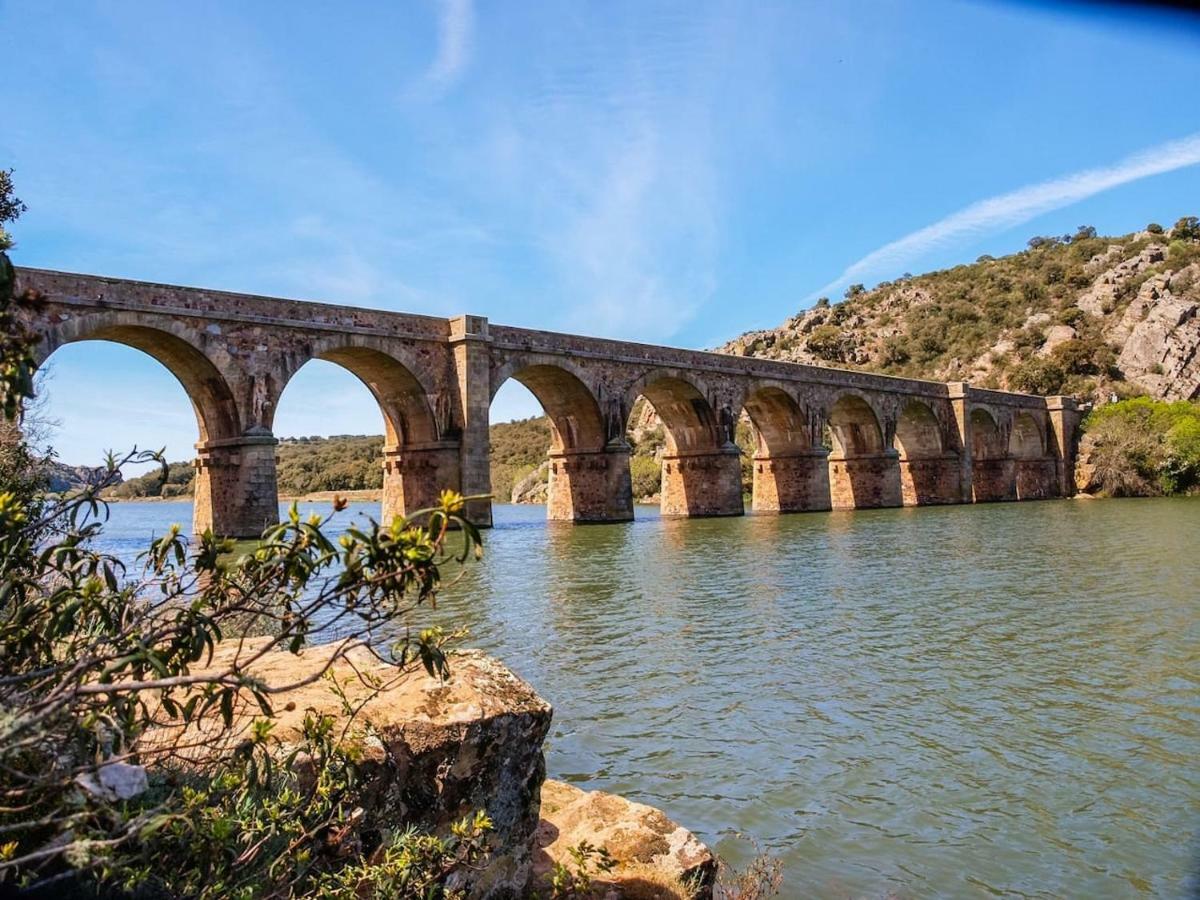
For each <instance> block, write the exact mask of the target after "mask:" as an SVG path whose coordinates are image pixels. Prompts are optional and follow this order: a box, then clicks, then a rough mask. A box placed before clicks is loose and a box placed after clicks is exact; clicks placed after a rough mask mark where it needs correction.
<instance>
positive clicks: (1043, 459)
mask: <svg viewBox="0 0 1200 900" xmlns="http://www.w3.org/2000/svg"><path fill="white" fill-rule="evenodd" d="M1008 454H1009V456H1011V457H1012V459H1013V467H1014V469H1015V472H1014V475H1013V481H1014V487H1013V490H1014V491H1015V492H1016V499H1018V500H1044V499H1047V498H1049V497H1053V496H1055V495H1056V493H1057V488H1058V465H1057V463H1056V461H1055V460H1054V458H1053V456H1052V455H1051V454H1050V453H1048V452H1047V451H1046V436H1045V434H1044V433H1043V431H1042V428H1041V426H1040V425H1039V424H1038V422H1037V420H1036V419H1035V418H1034V417H1033V416H1032V415H1030V414H1029V413H1027V412H1019V413H1017V414H1016V416H1015V417H1014V418H1013V426H1012V433H1011V434H1010V435H1009V438H1008Z"/></svg>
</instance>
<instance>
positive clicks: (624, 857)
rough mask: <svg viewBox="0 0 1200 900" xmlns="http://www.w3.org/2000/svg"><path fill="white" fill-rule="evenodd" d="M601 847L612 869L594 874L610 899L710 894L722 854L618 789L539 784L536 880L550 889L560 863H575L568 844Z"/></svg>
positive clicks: (693, 898) (690, 899)
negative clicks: (611, 791)
mask: <svg viewBox="0 0 1200 900" xmlns="http://www.w3.org/2000/svg"><path fill="white" fill-rule="evenodd" d="M584 841H586V842H588V843H591V844H592V845H595V846H599V847H603V848H604V849H606V850H607V851H608V853H609V855H610V856H611V857H612V859H613V860H614V861H615V862H616V866H615V868H613V869H612V870H611V871H609V872H606V873H602V874H600V875H599V876H597V877H596V878H595V880H594V881H593V886H594V887H595V888H597V889H598V892H599V895H600V896H602V897H604V898H605V900H618V898H624V900H709V898H711V897H712V890H713V883H714V882H715V880H716V877H717V859H716V857H715V856H713V854H712V852H711V851H710V850H709V849H708V848H707V847H705V846H704V845H703V844H702V843H700V842H699V841H698V840H697V839H696V837H695V835H693V834H692V833H691V832H690V831H688V830H687V829H686V828H683V827H682V826H680V825H677V824H676V823H674V822H672V821H671V820H670V819H668V818H667V817H666V816H665V815H663V814H662V813H661V812H660V811H659V810H657V809H654V808H653V807H651V806H645V805H643V804H641V803H633V802H632V801H630V800H626V799H625V798H624V797H618V796H617V795H616V794H607V793H604V792H603V791H583V790H581V789H579V788H577V787H574V786H572V785H569V784H563V783H562V782H559V781H547V782H545V784H543V785H542V820H541V823H540V824H539V825H538V830H537V835H536V838H535V844H536V848H537V849H536V852H535V854H534V862H533V865H534V879H535V882H536V883H537V884H538V885H539V886H540V887H541V888H542V889H543V891H544V890H545V888H546V885H547V884H548V881H549V878H550V876H551V874H552V872H553V870H554V865H555V863H560V864H562V865H564V866H567V867H568V868H571V867H572V866H573V860H572V858H571V853H570V848H572V847H577V846H579V845H580V844H581V843H582V842H584Z"/></svg>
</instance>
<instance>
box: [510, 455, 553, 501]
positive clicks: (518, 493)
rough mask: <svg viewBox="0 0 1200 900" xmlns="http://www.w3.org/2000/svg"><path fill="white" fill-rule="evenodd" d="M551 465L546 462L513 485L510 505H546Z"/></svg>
mask: <svg viewBox="0 0 1200 900" xmlns="http://www.w3.org/2000/svg"><path fill="white" fill-rule="evenodd" d="M549 479H550V463H549V462H544V463H542V464H541V465H540V466H538V467H537V468H536V469H534V470H533V471H532V472H530V473H529V474H528V475H526V476H525V477H524V478H522V479H521V480H520V481H518V482H517V483H516V484H514V485H513V489H512V497H511V498H510V499H509V502H510V503H545V502H546V497H547V494H548V491H549V489H550V480H549Z"/></svg>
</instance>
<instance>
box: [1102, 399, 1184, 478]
mask: <svg viewBox="0 0 1200 900" xmlns="http://www.w3.org/2000/svg"><path fill="white" fill-rule="evenodd" d="M1083 430H1084V440H1083V444H1082V448H1081V452H1082V454H1083V455H1084V456H1085V458H1086V461H1087V463H1088V464H1089V465H1090V466H1091V468H1092V473H1091V479H1092V482H1093V485H1094V487H1096V488H1098V489H1099V490H1101V491H1103V492H1104V493H1106V494H1109V495H1111V496H1114V497H1133V496H1150V495H1155V494H1181V493H1195V492H1197V491H1198V490H1200V403H1195V402H1187V401H1183V400H1181V401H1178V402H1175V403H1166V402H1163V401H1158V400H1151V399H1149V398H1147V397H1137V398H1134V399H1131V400H1122V401H1119V402H1117V403H1110V404H1106V405H1104V406H1101V407H1098V408H1097V409H1095V410H1093V411H1092V412H1091V414H1089V415H1088V417H1087V419H1086V420H1085V421H1084V423H1083Z"/></svg>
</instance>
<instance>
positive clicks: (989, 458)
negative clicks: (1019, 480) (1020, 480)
mask: <svg viewBox="0 0 1200 900" xmlns="http://www.w3.org/2000/svg"><path fill="white" fill-rule="evenodd" d="M1013 473H1014V466H1013V461H1012V459H1011V458H1010V457H1009V455H1008V447H1007V444H1006V442H1005V440H1004V435H1003V434H1002V433H1001V431H1000V425H999V423H997V422H996V420H995V418H994V417H993V416H992V414H991V413H990V412H988V411H987V410H986V409H982V408H979V407H976V408H975V409H973V410H971V490H972V493H973V495H974V499H975V502H976V503H993V502H996V501H1000V500H1013V499H1015V497H1016V484H1015V479H1014V477H1013Z"/></svg>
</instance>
